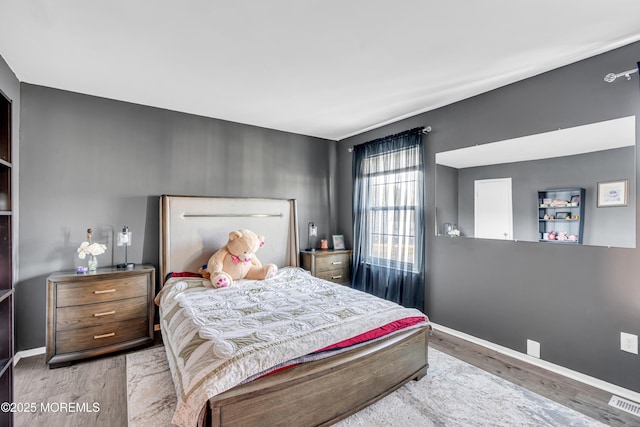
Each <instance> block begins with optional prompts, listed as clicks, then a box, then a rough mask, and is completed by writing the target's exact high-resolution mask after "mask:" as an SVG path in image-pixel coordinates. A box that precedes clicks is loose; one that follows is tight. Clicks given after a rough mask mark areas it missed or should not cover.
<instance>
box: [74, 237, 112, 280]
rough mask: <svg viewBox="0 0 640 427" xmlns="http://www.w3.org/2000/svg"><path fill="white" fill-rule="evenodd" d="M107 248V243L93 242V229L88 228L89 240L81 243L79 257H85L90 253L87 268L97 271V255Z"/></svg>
mask: <svg viewBox="0 0 640 427" xmlns="http://www.w3.org/2000/svg"><path fill="white" fill-rule="evenodd" d="M106 250H107V245H104V244H102V243H97V242H94V243H92V242H91V229H88V230H87V241H85V242H82V243H80V247H79V248H78V258H80V259H84V258H85V257H86V256H87V255H89V260H88V261H87V268H88V269H89V271H96V270H97V269H98V258H96V255H101V254H103V253H104V252H105V251H106Z"/></svg>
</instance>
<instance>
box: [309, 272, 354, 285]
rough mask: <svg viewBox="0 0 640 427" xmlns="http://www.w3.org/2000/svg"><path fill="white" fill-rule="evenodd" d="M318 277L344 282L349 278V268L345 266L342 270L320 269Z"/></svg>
mask: <svg viewBox="0 0 640 427" xmlns="http://www.w3.org/2000/svg"><path fill="white" fill-rule="evenodd" d="M316 277H318V278H320V279H324V280H328V281H330V282H335V283H344V282H345V281H347V280H349V270H348V269H346V268H343V269H340V270H329V271H319V272H318V273H317V274H316Z"/></svg>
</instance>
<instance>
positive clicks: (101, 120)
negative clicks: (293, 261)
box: [16, 84, 336, 350]
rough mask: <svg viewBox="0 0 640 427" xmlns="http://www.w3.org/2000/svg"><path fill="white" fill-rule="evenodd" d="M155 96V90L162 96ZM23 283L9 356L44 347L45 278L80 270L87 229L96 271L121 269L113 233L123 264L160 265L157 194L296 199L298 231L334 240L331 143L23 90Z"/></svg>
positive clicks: (82, 97) (45, 91)
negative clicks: (123, 239)
mask: <svg viewBox="0 0 640 427" xmlns="http://www.w3.org/2000/svg"><path fill="white" fill-rule="evenodd" d="M159 90H160V89H159ZM21 91H22V112H21V117H22V136H21V140H20V145H21V147H20V148H21V162H20V188H21V194H22V195H23V197H22V198H21V200H20V212H21V216H20V221H21V222H20V241H19V246H18V248H19V258H20V280H19V282H18V284H17V291H16V335H17V350H23V349H29V348H34V347H41V346H44V345H45V298H46V286H45V283H46V277H47V276H48V274H50V273H51V272H53V271H57V270H61V269H71V268H74V267H75V266H77V265H83V264H85V263H86V261H81V260H79V259H78V258H77V255H76V248H77V247H78V245H79V244H80V242H82V241H83V240H85V235H86V229H87V228H92V229H93V230H94V240H97V241H100V242H104V243H107V245H108V247H109V250H108V252H107V253H106V254H103V255H100V256H99V257H98V261H99V263H100V265H113V264H116V263H118V262H122V261H123V259H124V253H123V249H122V248H118V247H114V245H113V238H114V233H115V232H116V231H118V230H119V229H120V228H122V226H123V225H125V224H126V225H128V226H129V228H130V230H131V231H132V232H133V246H131V248H130V250H129V260H130V261H133V262H136V263H140V262H144V263H150V264H153V265H155V266H158V250H159V249H158V240H159V236H158V235H159V231H158V220H159V217H158V199H159V196H160V195H162V194H174V195H205V196H237V197H275V198H295V199H297V200H298V218H299V224H300V236H301V239H300V240H301V241H300V244H301V245H302V246H304V245H306V235H307V231H306V227H307V223H308V222H310V221H314V222H315V223H316V224H317V225H318V229H319V235H320V236H319V237H321V238H326V237H329V236H330V235H331V234H334V233H335V231H334V230H333V228H334V223H335V221H334V220H333V219H332V214H331V209H332V207H333V198H334V197H335V196H334V194H333V192H332V190H331V187H332V186H333V185H335V184H334V183H333V181H332V179H331V177H332V174H333V173H334V171H335V162H336V160H335V145H336V143H335V142H333V141H326V140H322V139H317V138H312V137H307V136H302V135H295V134H290V133H285V132H279V131H274V130H268V129H263V128H258V127H253V126H247V125H242V124H237V123H231V122H226V121H221V120H215V119H209V118H204V117H198V116H193V115H188V114H182V113H177V112H172V111H167V110H161V109H156V108H151V107H144V106H140V105H135V104H129V103H124V102H117V101H113V100H107V99H102V98H96V97H92V96H87V95H80V94H76V93H70V92H65V91H60V90H55V89H51V88H44V87H40V86H34V85H29V84H22V85H21Z"/></svg>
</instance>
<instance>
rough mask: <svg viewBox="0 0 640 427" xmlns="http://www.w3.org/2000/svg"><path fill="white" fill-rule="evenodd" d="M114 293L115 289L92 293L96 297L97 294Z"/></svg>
mask: <svg viewBox="0 0 640 427" xmlns="http://www.w3.org/2000/svg"><path fill="white" fill-rule="evenodd" d="M115 291H116V290H115V289H106V290H104V291H93V293H94V294H96V295H98V294H108V293H111V292H115Z"/></svg>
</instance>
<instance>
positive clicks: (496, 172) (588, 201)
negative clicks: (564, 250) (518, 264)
mask: <svg viewBox="0 0 640 427" xmlns="http://www.w3.org/2000/svg"><path fill="white" fill-rule="evenodd" d="M634 156H635V147H625V148H618V149H614V150H604V151H600V152H598V153H588V154H580V155H575V156H568V157H556V158H552V159H545V160H534V161H528V162H516V163H509V164H500V165H491V166H481V167H473V168H464V169H460V170H459V172H458V191H457V192H456V193H457V194H458V206H459V211H458V219H457V223H458V225H459V226H460V231H461V232H462V235H463V236H473V235H474V221H473V210H474V197H473V191H474V181H475V180H478V179H493V178H507V177H511V178H512V186H513V188H512V193H513V238H514V240H528V241H534V242H535V241H537V240H538V208H537V205H536V202H537V198H538V191H539V190H546V189H552V188H584V189H585V194H586V195H585V200H584V201H583V203H584V207H585V215H584V217H583V221H584V232H583V239H584V240H583V244H585V245H596V246H615V247H623V248H633V247H635V236H636V233H635V225H636V221H635V220H636V217H635V203H636V200H635V191H636V188H635V187H636V186H635V180H634V179H631V180H630V181H631V182H630V185H629V187H630V189H629V205H628V206H625V207H616V208H598V207H596V195H597V191H598V190H597V183H598V182H602V181H614V180H617V179H625V178H626V179H629V178H633V177H634V176H635V175H634V174H635V163H634V161H633V159H634ZM437 170H438V172H439V171H440V170H441V166H438V168H437ZM447 180H448V178H447ZM447 187H448V185H447V184H445V185H443V184H442V182H441V179H440V175H437V177H436V197H437V199H438V202H437V206H438V209H440V202H439V200H440V197H441V194H442V193H447V192H448V191H447V190H448V188H447ZM439 221H440V222H442V220H441V219H440V218H439ZM449 222H451V221H449ZM453 222H456V221H453ZM574 225H576V226H577V224H574ZM558 230H562V229H561V228H559V229H558Z"/></svg>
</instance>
